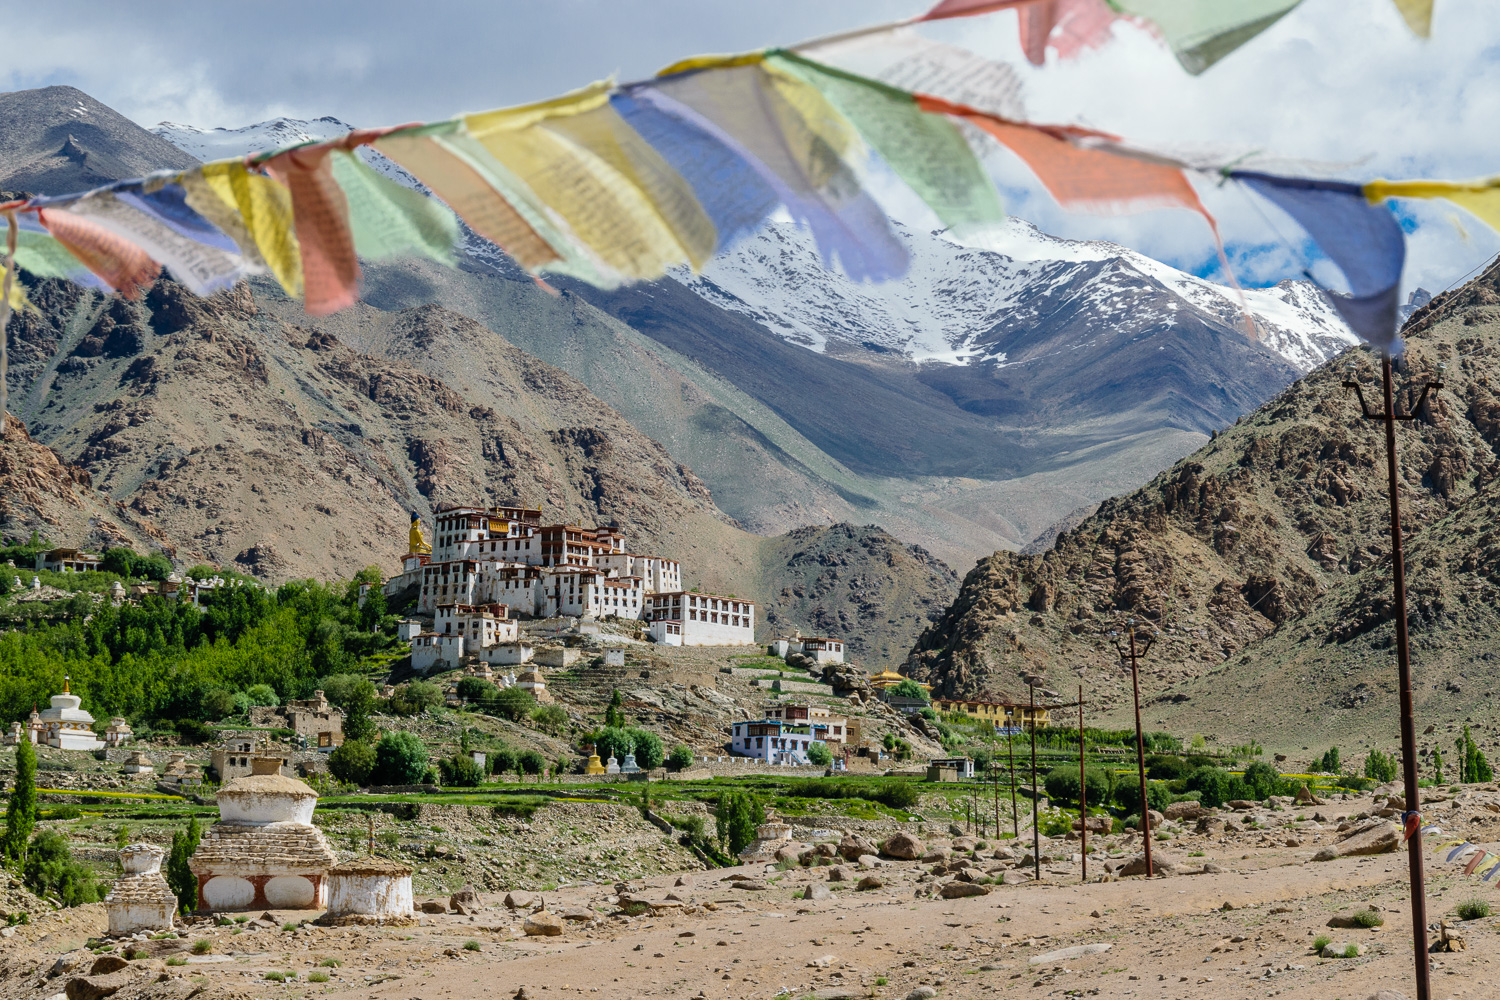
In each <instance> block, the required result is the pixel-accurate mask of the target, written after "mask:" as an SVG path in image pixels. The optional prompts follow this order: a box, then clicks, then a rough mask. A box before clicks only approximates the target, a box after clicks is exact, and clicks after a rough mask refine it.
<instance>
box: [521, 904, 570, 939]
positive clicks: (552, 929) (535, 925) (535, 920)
mask: <svg viewBox="0 0 1500 1000" xmlns="http://www.w3.org/2000/svg"><path fill="white" fill-rule="evenodd" d="M521 930H523V931H525V932H526V933H527V934H529V935H531V936H532V937H557V936H558V935H559V934H561V933H562V932H563V922H562V920H561V919H560V918H559V917H558V916H557V914H555V913H548V912H547V911H546V910H538V911H537V912H535V913H533V914H531V915H530V916H528V917H527V918H526V922H525V923H523V924H522V925H521Z"/></svg>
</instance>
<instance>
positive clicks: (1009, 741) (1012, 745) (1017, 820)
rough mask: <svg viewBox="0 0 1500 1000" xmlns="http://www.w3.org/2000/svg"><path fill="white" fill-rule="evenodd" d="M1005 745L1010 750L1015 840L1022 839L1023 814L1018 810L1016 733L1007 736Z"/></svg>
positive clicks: (1011, 832)
mask: <svg viewBox="0 0 1500 1000" xmlns="http://www.w3.org/2000/svg"><path fill="white" fill-rule="evenodd" d="M1005 745H1006V747H1007V748H1008V749H1009V751H1010V835H1011V837H1012V838H1013V839H1015V840H1020V839H1021V814H1020V813H1019V812H1017V811H1016V734H1015V733H1010V734H1009V735H1007V736H1006V737H1005Z"/></svg>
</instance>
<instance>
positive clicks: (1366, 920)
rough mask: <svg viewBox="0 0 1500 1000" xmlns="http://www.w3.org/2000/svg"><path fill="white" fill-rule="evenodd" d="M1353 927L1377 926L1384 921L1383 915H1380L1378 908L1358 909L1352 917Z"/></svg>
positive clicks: (1367, 927)
mask: <svg viewBox="0 0 1500 1000" xmlns="http://www.w3.org/2000/svg"><path fill="white" fill-rule="evenodd" d="M1352 920H1353V923H1354V926H1355V927H1364V928H1366V929H1369V928H1371V927H1379V926H1381V925H1382V924H1384V923H1385V917H1382V916H1381V915H1380V911H1379V910H1360V911H1358V912H1357V913H1355V914H1354V917H1353V918H1352Z"/></svg>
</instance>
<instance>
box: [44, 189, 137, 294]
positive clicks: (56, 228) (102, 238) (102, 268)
mask: <svg viewBox="0 0 1500 1000" xmlns="http://www.w3.org/2000/svg"><path fill="white" fill-rule="evenodd" d="M36 217H37V220H38V221H40V222H41V224H42V225H43V226H45V227H47V232H49V233H51V234H52V238H53V239H55V240H57V242H59V243H61V244H62V245H63V246H64V247H65V248H67V251H68V252H69V253H71V254H72V255H73V256H74V257H77V258H78V260H79V261H80V262H81V263H82V264H83V266H84V267H86V268H88V269H89V270H90V271H92V272H94V274H95V275H97V276H98V277H99V280H100V281H103V282H104V283H105V284H106V285H108V286H109V287H111V288H113V289H114V290H115V291H117V292H119V293H120V294H121V295H123V296H124V297H125V298H127V299H133V298H135V297H136V296H138V295H140V293H141V289H143V288H150V287H151V283H152V282H154V281H155V280H156V276H157V275H158V274H160V273H161V265H160V264H158V263H157V262H156V261H154V260H152V259H151V257H150V256H149V255H148V254H147V253H146V251H144V250H142V249H141V248H140V247H138V246H136V245H135V244H134V243H131V242H130V241H129V240H127V239H125V238H124V237H122V236H117V235H115V234H114V233H112V232H110V231H109V230H108V229H105V228H104V227H103V226H101V225H98V224H97V223H95V222H93V221H91V220H89V219H85V218H83V217H82V216H79V215H74V214H73V213H72V212H69V211H67V210H66V209H62V208H39V209H37V213H36Z"/></svg>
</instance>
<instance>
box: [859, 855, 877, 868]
mask: <svg viewBox="0 0 1500 1000" xmlns="http://www.w3.org/2000/svg"><path fill="white" fill-rule="evenodd" d="M859 866H860V867H861V868H863V869H865V870H867V871H868V870H869V869H871V868H879V867H880V859H879V858H877V857H876V856H875V855H873V854H861V855H860V856H859Z"/></svg>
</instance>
